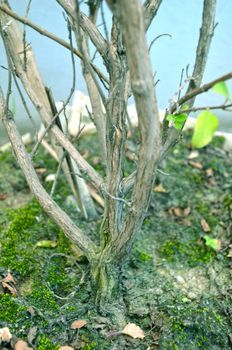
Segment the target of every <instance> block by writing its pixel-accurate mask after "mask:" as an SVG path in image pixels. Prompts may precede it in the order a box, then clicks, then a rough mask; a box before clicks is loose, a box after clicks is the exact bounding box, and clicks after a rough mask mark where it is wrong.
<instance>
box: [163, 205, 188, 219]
mask: <svg viewBox="0 0 232 350" xmlns="http://www.w3.org/2000/svg"><path fill="white" fill-rule="evenodd" d="M168 212H169V214H171V215H174V216H176V217H178V218H182V217H186V216H188V215H189V214H190V212H191V208H190V207H186V208H184V209H181V208H174V207H172V208H170V209H169V210H168Z"/></svg>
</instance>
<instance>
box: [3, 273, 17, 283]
mask: <svg viewBox="0 0 232 350" xmlns="http://www.w3.org/2000/svg"><path fill="white" fill-rule="evenodd" d="M2 282H5V283H9V282H12V283H14V284H16V282H15V280H14V277H13V276H12V275H11V274H10V273H8V275H7V276H6V277H5V278H3V280H2Z"/></svg>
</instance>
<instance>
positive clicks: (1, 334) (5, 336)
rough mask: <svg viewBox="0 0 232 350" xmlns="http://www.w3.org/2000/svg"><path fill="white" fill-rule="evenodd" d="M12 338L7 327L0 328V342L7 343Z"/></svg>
mask: <svg viewBox="0 0 232 350" xmlns="http://www.w3.org/2000/svg"><path fill="white" fill-rule="evenodd" d="M11 338H12V334H11V332H10V330H9V328H8V327H3V328H0V340H2V341H5V342H9V341H10V340H11Z"/></svg>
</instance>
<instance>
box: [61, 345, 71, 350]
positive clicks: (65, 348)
mask: <svg viewBox="0 0 232 350" xmlns="http://www.w3.org/2000/svg"><path fill="white" fill-rule="evenodd" d="M58 350H75V349H74V348H72V347H71V346H68V345H64V346H61V347H60V348H59V349H58Z"/></svg>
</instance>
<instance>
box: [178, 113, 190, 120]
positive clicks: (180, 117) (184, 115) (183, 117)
mask: <svg viewBox="0 0 232 350" xmlns="http://www.w3.org/2000/svg"><path fill="white" fill-rule="evenodd" d="M187 118H188V115H187V114H186V113H181V114H177V115H176V119H175V120H176V121H177V122H185V120H186V119H187Z"/></svg>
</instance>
